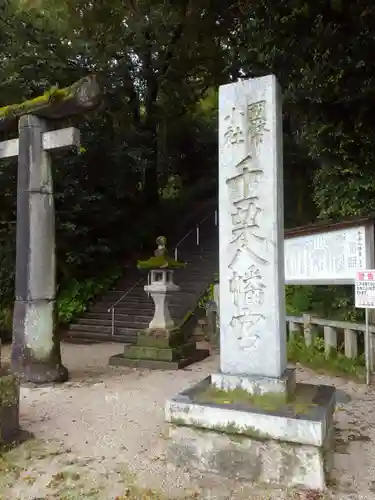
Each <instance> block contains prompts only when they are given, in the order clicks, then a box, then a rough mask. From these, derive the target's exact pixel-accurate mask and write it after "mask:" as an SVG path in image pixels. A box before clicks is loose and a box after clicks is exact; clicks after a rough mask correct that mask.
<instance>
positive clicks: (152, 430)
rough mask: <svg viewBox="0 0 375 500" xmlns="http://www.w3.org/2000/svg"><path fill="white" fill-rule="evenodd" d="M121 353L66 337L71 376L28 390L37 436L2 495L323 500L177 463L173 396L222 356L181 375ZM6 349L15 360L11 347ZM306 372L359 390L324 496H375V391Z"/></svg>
mask: <svg viewBox="0 0 375 500" xmlns="http://www.w3.org/2000/svg"><path fill="white" fill-rule="evenodd" d="M120 351H121V346H119V345H116V344H101V345H92V346H87V345H86V346H78V345H71V344H64V345H63V359H64V362H65V364H66V366H67V367H68V368H69V370H70V373H71V380H70V381H69V382H68V383H66V384H64V385H61V386H54V387H36V388H30V387H23V388H22V389H21V425H22V427H23V429H24V430H25V431H27V432H30V433H32V435H33V436H34V438H33V439H31V440H28V441H26V442H25V443H24V444H22V445H20V446H19V447H18V448H16V449H14V450H12V451H11V452H8V453H5V454H4V455H3V456H2V457H0V498H4V499H7V500H8V499H15V500H16V499H19V500H24V499H25V500H26V499H33V500H41V499H60V500H63V499H80V498H82V499H97V500H111V499H115V498H116V496H119V497H123V498H131V499H142V498H143V499H151V498H154V499H171V498H184V499H188V498H191V499H193V498H196V499H202V500H203V499H207V500H208V499H217V500H224V499H233V500H237V499H238V500H245V499H246V500H255V499H258V500H266V499H274V500H283V499H287V498H288V499H291V498H300V499H301V500H302V499H304V500H316V499H317V498H320V497H316V496H314V495H313V494H312V493H310V494H308V493H306V492H305V493H302V492H301V493H292V492H285V491H280V490H267V491H265V490H259V489H257V488H254V487H252V486H251V485H243V484H238V483H235V482H229V481H226V482H225V483H223V481H222V480H221V479H220V478H215V477H208V478H204V479H203V478H202V479H201V480H197V479H193V478H192V477H190V476H189V474H188V473H187V472H186V471H183V470H181V469H177V468H175V467H174V466H173V465H172V464H170V463H167V462H166V459H165V447H166V442H167V425H166V424H165V422H164V404H165V401H166V399H167V398H169V397H171V396H174V395H175V394H176V393H177V392H179V391H180V390H182V389H186V388H187V387H189V386H190V385H192V384H193V383H194V382H196V381H199V380H201V379H203V378H204V377H205V376H207V375H208V374H210V373H212V372H214V371H217V369H218V358H217V357H216V356H211V357H210V358H209V359H208V360H206V361H203V362H201V363H198V364H196V365H194V366H192V367H189V368H187V369H185V370H181V371H179V372H177V373H176V372H163V371H149V370H134V369H120V368H110V367H108V366H107V362H108V358H109V356H110V355H112V354H115V353H118V352H120ZM2 354H3V360H4V358H5V359H6V358H7V356H9V348H7V347H5V348H3V353H2ZM297 376H298V380H299V381H305V382H309V383H318V384H319V383H321V384H333V385H335V386H336V387H337V388H338V389H340V394H339V395H340V398H341V397H342V392H341V391H344V392H345V393H346V394H347V395H349V396H350V401H346V403H345V404H341V405H338V408H337V412H336V420H337V436H336V443H337V444H336V453H335V471H334V479H333V481H332V485H331V488H330V490H329V492H327V495H326V496H325V497H324V498H331V499H334V500H349V499H350V500H352V499H353V500H354V499H358V500H371V499H374V500H375V448H374V445H373V443H374V441H375V411H374V405H375V389H367V388H366V386H364V385H360V384H357V383H355V382H348V381H346V380H344V379H341V378H337V377H328V376H324V375H317V374H315V373H313V372H312V371H310V370H307V369H303V368H300V367H299V368H298V375H297ZM344 399H345V398H342V401H344ZM346 399H348V398H346ZM146 488H150V489H152V491H153V492H154V493H152V492H151V491H149V492H148V493H147V492H146V491H145V489H146ZM155 491H156V492H157V491H160V494H159V493H155ZM153 495H154V496H153Z"/></svg>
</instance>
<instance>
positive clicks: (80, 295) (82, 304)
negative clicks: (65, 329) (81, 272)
mask: <svg viewBox="0 0 375 500" xmlns="http://www.w3.org/2000/svg"><path fill="white" fill-rule="evenodd" d="M121 273H122V270H121V269H117V270H115V271H113V272H112V273H111V274H109V275H108V276H105V277H102V278H91V279H85V280H84V281H81V282H80V281H78V280H71V281H69V282H68V283H67V284H66V285H65V286H62V287H61V291H60V292H59V294H58V298H57V318H58V323H59V324H67V323H70V322H71V321H73V320H74V319H75V318H76V317H77V316H80V315H81V314H82V313H84V312H85V311H86V309H87V307H88V306H89V305H90V304H91V303H92V301H93V300H94V299H95V298H96V297H97V296H98V295H101V294H102V293H104V292H105V291H107V290H108V289H109V288H110V287H111V286H112V285H113V283H114V282H115V281H116V280H117V279H118V278H119V277H120V276H121Z"/></svg>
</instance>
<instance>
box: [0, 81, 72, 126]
mask: <svg viewBox="0 0 375 500" xmlns="http://www.w3.org/2000/svg"><path fill="white" fill-rule="evenodd" d="M74 90H75V88H73V86H72V87H67V88H64V89H59V88H57V87H52V88H51V89H49V90H47V91H46V92H44V94H43V95H42V96H39V97H35V98H34V99H29V100H28V101H25V102H22V103H21V104H11V105H9V106H4V107H2V108H0V118H11V117H17V116H20V115H21V114H27V113H28V112H29V111H32V112H33V113H37V111H38V109H40V108H43V107H45V106H46V105H47V104H52V103H56V102H58V101H64V100H65V99H69V98H70V97H72V96H73V95H74Z"/></svg>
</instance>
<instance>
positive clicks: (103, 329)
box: [69, 323, 139, 336]
mask: <svg viewBox="0 0 375 500" xmlns="http://www.w3.org/2000/svg"><path fill="white" fill-rule="evenodd" d="M138 330H139V328H136V327H117V326H116V333H117V334H118V335H122V336H128V335H130V336H134V335H136V334H137V332H138ZM69 331H84V332H87V331H89V332H92V333H95V332H96V333H103V334H107V335H111V334H112V327H111V325H109V326H103V325H81V324H79V323H73V324H71V325H70V327H69Z"/></svg>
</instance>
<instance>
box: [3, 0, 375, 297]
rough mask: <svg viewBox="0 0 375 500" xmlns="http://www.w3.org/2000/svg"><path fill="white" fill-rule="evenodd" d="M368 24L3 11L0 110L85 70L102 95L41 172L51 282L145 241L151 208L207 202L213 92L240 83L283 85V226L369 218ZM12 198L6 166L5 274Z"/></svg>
mask: <svg viewBox="0 0 375 500" xmlns="http://www.w3.org/2000/svg"><path fill="white" fill-rule="evenodd" d="M374 28H375V4H373V1H372V0H360V1H356V2H343V1H340V0H316V1H314V2H308V1H307V0H281V1H279V2H275V1H272V0H251V1H250V0H233V1H232V0H226V1H223V0H215V1H213V0H200V1H198V0H174V1H173V2H172V1H171V0H164V1H155V0H139V1H137V0H128V1H124V0H106V1H101V2H93V1H89V0H48V1H47V0H7V1H5V2H2V3H1V5H0V47H1V50H0V58H1V69H2V71H1V77H0V107H1V106H2V105H6V104H12V103H17V102H20V101H22V100H23V99H26V98H31V97H34V96H37V95H39V94H40V93H43V92H44V91H46V90H48V89H50V88H51V87H53V86H56V85H58V86H60V87H63V86H65V85H69V84H71V83H72V82H73V81H75V80H78V79H79V78H81V77H83V76H85V75H87V74H89V73H95V74H96V75H97V76H98V78H99V81H100V83H101V86H102V88H103V95H104V103H103V105H102V107H101V108H100V109H99V110H97V111H96V112H94V113H93V114H88V115H87V116H85V117H81V118H77V119H74V120H73V123H77V124H79V127H80V129H81V131H82V142H83V144H84V150H82V151H81V154H80V155H79V156H77V157H73V156H72V155H71V154H68V155H64V156H61V157H59V158H55V161H54V170H55V172H54V173H55V183H56V191H57V196H56V198H57V219H58V220H57V231H58V254H59V255H58V257H59V259H58V263H59V274H60V281H61V283H63V282H64V280H69V279H71V278H72V277H73V276H74V277H77V276H91V275H93V273H95V272H96V270H97V269H98V267H103V269H104V268H106V267H108V263H109V262H110V263H113V262H120V260H121V258H123V257H124V256H125V255H126V254H129V252H131V251H135V250H137V249H139V248H140V247H141V246H142V245H144V244H146V242H147V239H148V238H150V237H154V234H155V232H156V231H157V230H158V225H157V222H156V221H159V227H160V226H163V224H164V219H163V216H162V215H161V214H163V213H165V212H163V210H168V212H167V213H168V214H169V218H168V222H171V220H170V214H171V213H173V214H174V215H175V217H176V219H177V218H178V217H181V214H182V213H184V212H186V211H188V210H189V209H190V208H188V207H190V206H192V205H189V203H190V204H193V205H194V204H197V203H198V202H199V197H201V198H202V199H204V198H207V196H215V183H216V179H217V172H216V171H217V89H218V86H219V85H220V84H222V83H227V82H228V81H236V80H237V79H238V78H243V77H252V76H259V75H263V74H266V73H269V72H273V73H275V74H276V75H277V77H278V79H279V81H280V83H281V85H282V89H283V95H284V102H283V117H284V171H285V190H286V193H287V196H286V197H285V199H286V213H285V219H286V225H287V226H289V227H290V226H294V225H298V224H304V223H307V222H309V221H311V220H313V219H314V218H316V217H317V216H319V217H331V218H337V217H342V216H347V215H354V214H358V215H359V214H365V213H367V212H369V211H374V210H375V201H374V200H375V196H374V194H375V183H374V172H373V169H372V165H373V163H374V141H373V139H372V136H373V121H374V118H373V117H374V102H375V101H374V92H375V81H374V78H375V70H374V66H373V63H372V57H373V53H374V49H375V40H374ZM15 133H16V131H15V130H13V131H10V132H9V134H10V136H14V134H15ZM12 134H13V135H12ZM4 137H5V135H4V134H2V137H1V138H4ZM15 190H16V170H15V165H14V162H4V161H3V162H2V164H1V168H0V192H1V196H0V207H1V211H0V223H1V226H0V237H1V238H2V240H3V241H4V242H6V244H5V243H4V244H3V245H2V249H1V252H0V254H1V255H0V258H1V260H2V262H8V263H9V262H13V259H14V246H13V243H12V242H14V220H15V206H16V205H15ZM166 197H168V199H167V200H166ZM171 203H172V204H174V205H173V206H174V207H175V208H174V210H173V211H171V210H170V209H168V208H165V207H166V206H170V205H168V204H171ZM166 204H167V205H166ZM176 207H179V208H178V209H177V208H176ZM164 225H165V224H164ZM98 263H103V266H101V264H100V265H98ZM104 264H105V265H104ZM7 268H8V269H10V268H12V266H11V265H8V266H7V267H6V266H5V265H4V264H3V265H2V269H1V273H2V275H1V276H0V280H3V279H4V283H5V282H7V283H8V285H6V286H5V285H4V286H2V287H1V290H2V293H3V296H7V297H9V296H11V290H12V285H11V282H12V279H13V277H12V276H10V275H9V272H7V271H6V269H7ZM1 283H2V281H1ZM3 298H4V297H3ZM4 300H5V299H4Z"/></svg>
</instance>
